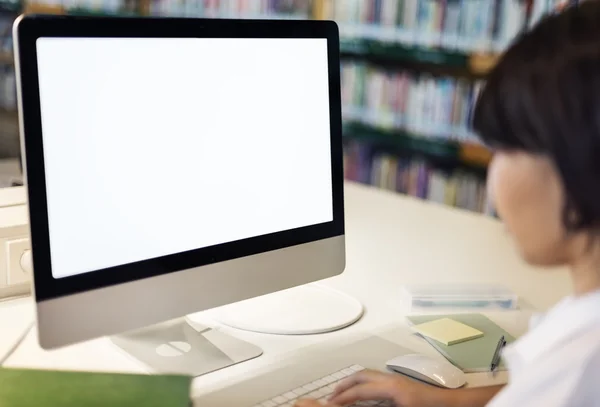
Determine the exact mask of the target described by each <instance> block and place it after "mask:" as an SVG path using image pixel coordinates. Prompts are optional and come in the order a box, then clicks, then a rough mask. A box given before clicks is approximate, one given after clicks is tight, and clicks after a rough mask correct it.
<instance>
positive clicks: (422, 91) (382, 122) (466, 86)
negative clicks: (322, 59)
mask: <svg viewBox="0 0 600 407" xmlns="http://www.w3.org/2000/svg"><path fill="white" fill-rule="evenodd" d="M341 78H342V104H343V109H342V111H343V114H344V119H345V120H348V121H359V122H361V123H363V124H367V125H370V126H373V127H376V128H383V129H388V130H389V129H402V130H404V131H406V132H410V133H413V134H414V135H415V136H421V137H428V138H441V139H449V140H456V141H470V142H477V138H476V137H475V136H474V135H473V134H472V133H471V132H470V131H469V129H468V125H469V123H470V118H471V112H472V108H473V104H474V103H475V101H476V99H477V95H478V93H479V91H480V89H481V87H482V85H483V81H468V80H465V79H462V78H451V77H436V76H432V75H429V74H423V73H418V72H414V71H408V70H393V71H389V70H385V69H381V68H378V67H375V66H370V65H368V64H365V63H362V62H356V61H345V62H343V63H342V67H341Z"/></svg>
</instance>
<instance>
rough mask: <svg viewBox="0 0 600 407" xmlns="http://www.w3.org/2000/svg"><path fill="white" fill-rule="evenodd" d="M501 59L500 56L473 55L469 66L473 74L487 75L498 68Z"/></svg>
mask: <svg viewBox="0 0 600 407" xmlns="http://www.w3.org/2000/svg"><path fill="white" fill-rule="evenodd" d="M499 59H500V55H498V54H473V55H471V57H470V59H469V66H470V69H471V71H472V72H474V73H478V74H482V75H485V74H487V73H488V72H490V71H491V70H492V69H493V68H494V66H496V64H497V63H498V60H499Z"/></svg>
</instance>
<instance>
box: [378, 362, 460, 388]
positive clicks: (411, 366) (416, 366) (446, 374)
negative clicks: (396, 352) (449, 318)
mask: <svg viewBox="0 0 600 407" xmlns="http://www.w3.org/2000/svg"><path fill="white" fill-rule="evenodd" d="M386 366H387V368H388V369H390V370H392V371H394V372H397V373H401V374H403V375H406V376H409V377H412V378H415V379H418V380H422V381H424V382H426V383H429V384H432V385H434V386H438V387H445V388H447V389H457V388H459V387H462V386H464V384H465V383H466V382H467V379H466V376H465V374H464V373H463V371H462V370H460V369H459V368H457V367H456V366H454V365H452V364H451V363H450V362H447V361H445V360H438V359H435V358H432V357H430V356H426V355H419V354H409V355H403V356H398V357H397V358H394V359H392V360H390V361H388V362H387V363H386Z"/></svg>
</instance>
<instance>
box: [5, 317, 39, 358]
mask: <svg viewBox="0 0 600 407" xmlns="http://www.w3.org/2000/svg"><path fill="white" fill-rule="evenodd" d="M34 325H35V322H31V323H29V325H27V328H25V330H24V331H23V332H22V333H21V335H19V337H18V338H17V340H16V341H15V342H14V343H13V344H12V346H11V347H10V348H8V351H7V352H6V353H5V354H4V355H3V356H2V357H1V358H0V367H2V366H4V363H6V361H7V360H8V359H9V358H10V357H11V356H12V355H13V353H15V351H16V350H17V349H18V348H19V346H21V344H22V343H23V341H24V340H25V338H26V337H27V335H29V332H30V331H31V329H32V328H33V326H34Z"/></svg>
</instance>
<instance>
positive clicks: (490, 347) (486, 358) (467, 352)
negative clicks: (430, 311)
mask: <svg viewBox="0 0 600 407" xmlns="http://www.w3.org/2000/svg"><path fill="white" fill-rule="evenodd" d="M407 318H408V320H409V322H410V323H411V324H412V325H419V324H423V323H425V322H431V321H435V320H438V319H442V318H449V319H453V320H455V321H458V322H461V323H463V324H465V325H468V326H470V327H472V328H475V329H477V330H478V331H481V332H483V336H482V337H480V338H477V339H472V340H469V341H466V342H461V343H456V344H454V345H444V344H443V343H441V342H438V341H436V340H435V339H432V338H428V337H424V336H423V338H424V339H425V340H426V341H427V342H429V344H431V346H433V347H434V348H435V349H437V351H438V352H440V353H441V354H442V355H443V356H444V357H445V358H446V359H448V361H449V362H450V363H452V364H453V365H455V366H456V367H458V368H459V369H461V370H462V371H463V372H465V373H475V372H485V371H489V370H490V365H491V362H492V357H493V356H494V352H495V351H496V347H497V346H498V341H499V340H500V338H501V337H502V336H504V340H505V341H506V343H507V344H510V343H511V342H514V341H515V338H514V337H513V336H512V335H510V334H509V333H508V332H506V331H505V330H504V329H502V328H501V327H499V326H498V325H496V324H495V323H494V322H492V321H491V320H490V319H489V318H487V317H486V316H484V315H481V314H454V315H414V316H409V317H407ZM497 369H498V370H506V366H505V365H504V362H502V361H501V362H500V365H499V366H498V368H497Z"/></svg>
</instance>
